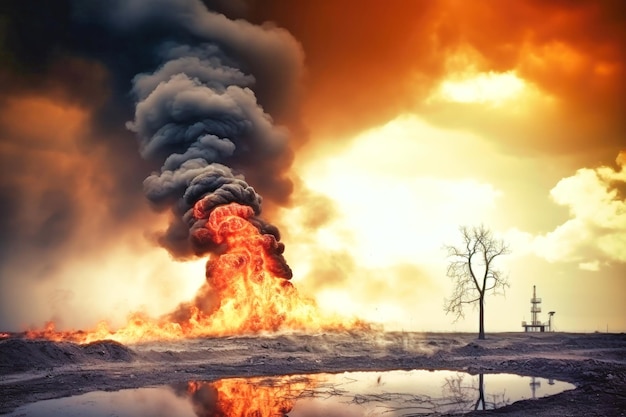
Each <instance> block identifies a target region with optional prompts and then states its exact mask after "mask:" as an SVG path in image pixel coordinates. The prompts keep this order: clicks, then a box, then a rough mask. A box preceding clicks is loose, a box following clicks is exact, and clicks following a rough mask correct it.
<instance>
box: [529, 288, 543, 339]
mask: <svg viewBox="0 0 626 417" xmlns="http://www.w3.org/2000/svg"><path fill="white" fill-rule="evenodd" d="M530 304H531V307H530V315H531V317H532V318H531V320H532V321H531V323H530V324H532V325H533V326H537V328H538V327H539V326H540V325H541V322H540V321H539V313H541V305H540V304H541V298H537V287H536V286H534V285H533V298H531V299H530Z"/></svg>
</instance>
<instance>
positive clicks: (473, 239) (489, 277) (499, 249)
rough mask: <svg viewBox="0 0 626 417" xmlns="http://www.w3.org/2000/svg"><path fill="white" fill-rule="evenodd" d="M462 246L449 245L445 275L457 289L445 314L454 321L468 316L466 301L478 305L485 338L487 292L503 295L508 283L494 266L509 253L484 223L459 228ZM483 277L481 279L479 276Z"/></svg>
mask: <svg viewBox="0 0 626 417" xmlns="http://www.w3.org/2000/svg"><path fill="white" fill-rule="evenodd" d="M459 231H460V233H461V238H462V241H463V246H454V245H447V246H445V249H446V250H447V252H448V260H449V263H448V268H447V273H446V275H447V276H448V277H449V278H450V279H452V281H453V283H454V290H453V291H452V294H451V296H450V298H447V299H445V301H444V310H445V312H446V314H449V313H452V314H453V315H454V322H456V321H458V320H459V319H461V318H464V317H465V313H464V310H463V306H464V305H465V304H473V306H474V307H476V306H477V305H478V308H479V309H480V318H479V337H480V338H484V315H483V311H484V310H483V309H484V301H485V300H484V298H485V295H486V294H487V292H488V291H492V293H493V294H500V293H502V294H504V291H505V289H506V288H507V287H508V286H509V283H508V276H506V275H504V274H503V273H502V272H501V271H499V270H498V269H496V268H495V267H494V263H495V262H496V259H497V258H498V257H499V256H502V255H506V254H509V253H510V250H509V246H508V245H507V244H506V243H505V242H504V241H503V240H497V239H495V238H494V237H493V235H492V233H491V230H489V229H488V228H486V227H485V226H484V225H480V226H478V227H471V228H470V227H467V226H461V227H460V228H459ZM479 277H480V278H479Z"/></svg>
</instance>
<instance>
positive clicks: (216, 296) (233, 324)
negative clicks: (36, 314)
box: [26, 201, 363, 343]
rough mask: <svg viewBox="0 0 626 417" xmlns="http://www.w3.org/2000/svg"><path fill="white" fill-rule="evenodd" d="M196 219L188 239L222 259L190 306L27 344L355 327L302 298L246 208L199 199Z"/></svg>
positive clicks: (44, 333) (210, 266)
mask: <svg viewBox="0 0 626 417" xmlns="http://www.w3.org/2000/svg"><path fill="white" fill-rule="evenodd" d="M194 217H195V218H196V219H203V218H206V219H207V221H206V223H205V225H204V227H203V228H199V229H195V230H194V235H193V239H196V240H198V241H201V242H202V241H205V240H210V241H211V242H212V243H214V244H217V245H220V247H221V249H222V251H221V252H220V254H219V255H212V257H211V258H210V259H209V261H208V262H207V268H206V271H207V272H206V277H207V280H206V283H205V284H204V285H203V286H202V287H201V288H200V290H199V291H198V293H197V294H196V298H195V299H194V301H193V302H188V303H183V304H181V305H180V306H179V307H178V308H177V309H176V310H175V311H174V312H172V313H170V314H168V315H165V316H163V317H161V318H160V319H151V318H149V317H146V316H145V315H142V314H139V313H135V314H132V315H131V317H130V318H129V320H128V323H127V324H126V325H125V326H124V327H122V328H120V329H118V330H115V331H113V330H111V329H110V328H109V326H108V325H107V323H106V322H101V323H99V324H98V326H97V327H96V328H95V329H93V330H89V331H57V330H56V329H55V326H54V323H52V322H50V323H48V324H47V325H46V326H45V328H44V329H41V330H31V331H28V332H27V333H26V336H27V337H28V338H45V339H50V340H56V341H60V340H69V341H74V342H78V343H89V342H92V341H95V340H103V339H111V340H116V341H118V342H122V343H129V342H130V343H132V342H138V341H146V340H162V339H178V338H185V337H201V336H222V335H233V334H246V333H258V332H262V331H271V332H275V331H278V330H283V329H291V330H319V329H341V328H346V327H352V326H360V327H362V326H363V324H362V323H360V322H353V323H345V322H342V321H341V320H340V319H338V318H330V317H325V316H323V315H321V313H320V312H319V310H318V308H317V306H316V304H315V303H314V302H313V300H310V299H307V298H303V297H301V296H300V295H299V294H298V292H297V291H296V289H295V287H294V286H293V285H292V284H291V282H289V279H290V278H291V269H290V268H289V266H288V265H287V263H286V261H285V259H284V257H283V255H282V253H283V251H284V245H283V244H282V243H279V242H277V241H276V238H275V237H274V236H273V235H271V234H262V233H261V232H260V231H259V229H258V228H257V226H256V225H255V224H253V223H252V222H251V220H252V221H253V220H254V211H253V210H252V208H250V207H248V206H243V205H240V204H237V203H231V204H228V205H223V206H219V207H216V208H215V209H213V210H212V211H211V212H210V213H208V214H207V213H206V212H204V210H203V209H202V201H199V202H198V203H197V204H196V206H195V207H194Z"/></svg>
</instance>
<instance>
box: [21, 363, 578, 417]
mask: <svg viewBox="0 0 626 417" xmlns="http://www.w3.org/2000/svg"><path fill="white" fill-rule="evenodd" d="M573 388H574V386H573V385H572V384H569V383H566V382H561V381H554V380H546V379H542V378H530V377H521V376H518V375H511V374H487V375H483V374H480V375H470V374H466V373H460V372H451V371H434V372H432V371H424V370H413V371H387V372H347V373H342V374H318V375H296V376H278V377H263V378H229V379H222V380H218V381H212V382H204V381H191V382H187V383H185V384H176V385H171V386H164V387H153V388H140V389H133V390H122V391H117V392H92V393H89V394H84V395H80V396H76V397H70V398H62V399H57V400H50V401H41V402H39V403H35V404H31V405H28V406H24V407H21V408H19V409H17V410H15V412H14V413H13V414H12V415H14V416H18V415H20V416H21V415H29V416H49V415H64V416H68V417H71V416H82V415H90V416H110V415H117V416H120V417H122V416H128V417H134V416H144V415H150V416H155V417H158V416H180V417H187V416H188V417H194V416H196V417H251V416H254V417H270V416H271V417H275V416H283V417H284V416H288V417H311V416H318V415H324V416H327V417H335V416H336V417H339V416H348V417H362V416H391V417H400V416H420V415H431V414H434V413H464V412H469V411H472V410H485V409H494V408H498V407H502V406H504V405H507V404H510V403H512V402H514V401H517V400H520V399H531V398H538V397H543V396H547V395H552V394H556V393H558V392H561V391H564V390H567V389H573Z"/></svg>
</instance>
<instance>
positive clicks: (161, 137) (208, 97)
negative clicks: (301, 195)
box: [27, 0, 358, 343]
mask: <svg viewBox="0 0 626 417" xmlns="http://www.w3.org/2000/svg"><path fill="white" fill-rule="evenodd" d="M105 3H106V2H94V3H93V4H91V5H89V6H86V5H83V6H81V7H82V8H84V9H81V10H80V11H81V12H82V13H83V14H82V15H83V16H85V15H86V16H92V17H94V16H96V14H97V16H98V18H97V20H98V23H99V24H100V25H102V26H103V27H105V28H107V30H110V31H114V32H115V33H116V35H117V36H121V38H123V39H124V40H125V41H126V42H129V41H130V42H133V41H135V40H137V39H141V40H144V41H145V40H146V39H149V40H150V45H149V46H148V48H149V51H148V52H146V51H145V50H143V51H142V52H141V53H142V56H145V55H148V59H147V61H149V62H151V63H152V64H153V65H152V68H151V69H149V70H146V69H144V70H142V71H141V72H140V73H137V74H134V76H133V77H132V89H131V90H132V91H131V96H132V97H133V99H134V117H133V119H132V120H131V121H128V122H127V124H126V126H127V128H128V129H130V130H131V131H133V132H134V133H135V134H136V136H137V138H138V140H139V150H140V153H141V156H142V157H143V158H145V159H147V160H149V161H152V162H154V163H158V164H159V165H160V166H161V167H160V169H158V170H156V171H155V172H153V173H152V174H150V175H149V176H148V177H147V178H146V179H145V181H144V183H143V185H144V191H145V194H146V197H147V198H148V200H149V201H150V202H151V204H152V205H153V206H154V208H155V209H157V210H167V211H169V212H170V219H171V221H170V225H169V227H168V228H167V230H165V231H163V233H161V235H160V236H159V237H158V241H159V242H160V244H161V245H162V246H163V247H164V248H166V249H167V250H168V251H169V252H170V253H171V254H172V256H173V257H175V258H179V259H185V258H190V257H198V256H201V257H208V262H207V267H206V282H205V283H204V285H203V286H202V287H201V288H200V289H199V290H198V292H197V294H196V296H195V298H194V299H193V300H192V301H189V302H185V303H182V304H180V305H179V306H178V308H176V309H175V310H174V311H173V312H170V313H168V314H165V315H163V316H161V317H159V318H156V319H155V318H150V317H147V316H145V315H143V314H140V313H136V314H133V315H132V316H131V317H130V318H129V320H128V323H127V324H126V325H125V326H123V327H122V328H120V329H117V330H112V329H110V328H109V326H108V325H107V324H106V323H105V322H102V323H100V324H98V326H97V327H96V328H95V329H92V330H88V331H84V332H82V331H81V332H76V331H69V332H62V331H57V330H56V328H55V325H54V323H52V322H51V323H49V324H48V325H47V326H46V328H44V329H39V330H32V331H29V332H28V333H27V335H28V337H30V338H47V339H52V340H71V341H76V342H80V343H86V342H90V341H94V340H100V339H113V340H117V341H122V342H132V341H138V340H149V339H172V338H180V337H195V336H205V335H225V334H240V333H249V332H259V331H275V330H278V329H281V328H289V329H303V330H304V329H317V328H320V327H332V328H337V327H342V326H352V325H355V323H352V322H350V323H347V322H344V321H343V320H340V319H334V318H328V317H324V316H323V315H322V314H321V313H320V312H319V311H318V309H317V307H316V305H315V303H314V302H313V301H312V300H309V299H306V298H304V297H302V296H300V295H299V294H298V292H297V291H296V289H295V288H294V286H293V285H292V284H291V282H290V281H289V280H290V279H291V277H292V271H291V269H290V267H289V266H288V264H287V262H286V260H285V258H284V257H283V251H284V244H283V243H281V242H280V233H279V231H278V229H277V228H276V227H275V226H273V225H271V224H270V223H267V222H266V221H265V220H263V219H262V217H261V211H262V201H263V199H262V197H261V194H265V195H267V196H269V199H270V200H271V201H273V202H274V203H277V204H284V203H286V201H287V200H288V198H289V194H290V193H291V191H292V184H291V181H290V179H289V177H288V175H287V170H288V169H289V166H290V164H291V160H292V150H291V148H290V145H289V131H288V130H287V129H286V128H285V127H283V126H279V125H277V124H275V122H274V118H273V116H272V115H270V112H272V113H275V114H277V115H278V116H279V118H282V119H285V120H288V119H290V118H294V117H296V115H295V114H293V111H292V108H293V106H292V105H293V100H294V92H295V91H297V88H298V87H297V85H298V82H299V77H300V75H301V72H302V62H303V54H302V51H301V49H300V46H299V44H298V43H297V42H296V41H295V40H294V39H293V38H292V37H291V35H289V34H288V33H287V32H286V31H283V30H281V29H279V28H275V27H270V26H262V27H261V26H255V25H253V24H250V23H248V22H246V21H243V20H230V19H228V18H227V17H225V16H224V15H222V14H218V13H214V12H211V11H209V10H207V9H206V7H205V6H204V5H203V4H202V3H201V2H199V1H195V0H161V1H159V2H158V4H153V2H148V1H142V0H132V1H125V2H113V3H112V4H110V5H109V3H106V7H105ZM157 6H158V7H157ZM94 18H95V17H94ZM120 34H122V35H120ZM143 48H145V47H143ZM261 103H263V105H262V104H261ZM249 178H251V179H252V181H251V182H252V183H254V184H255V187H256V188H254V187H252V186H251V185H250V184H249V183H248V179H249ZM357 324H358V323H357Z"/></svg>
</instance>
